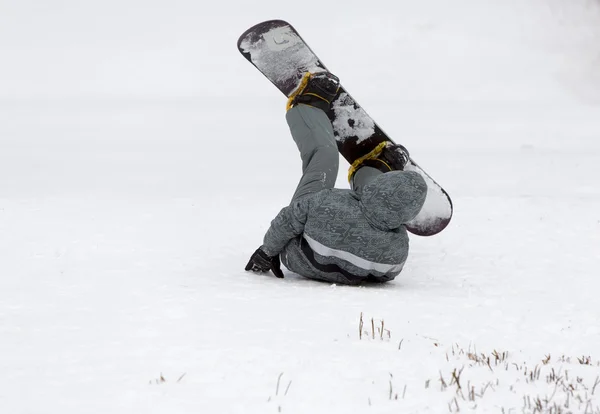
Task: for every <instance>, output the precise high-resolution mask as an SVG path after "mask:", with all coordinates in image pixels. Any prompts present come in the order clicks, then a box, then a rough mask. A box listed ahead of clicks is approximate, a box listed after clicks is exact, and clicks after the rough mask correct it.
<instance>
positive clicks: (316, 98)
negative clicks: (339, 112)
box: [287, 72, 340, 112]
mask: <svg viewBox="0 0 600 414" xmlns="http://www.w3.org/2000/svg"><path fill="white" fill-rule="evenodd" d="M339 89H340V80H339V79H338V77H337V76H335V75H334V74H332V73H329V72H317V73H309V72H307V73H305V74H304V76H303V77H302V81H301V82H300V86H298V88H297V89H296V90H295V91H294V92H292V94H291V95H290V97H289V98H288V103H287V110H290V109H291V108H293V107H294V106H296V105H298V104H305V105H310V106H314V107H315V108H319V109H322V110H323V111H325V112H327V111H328V110H329V107H330V105H331V102H333V100H334V98H335V96H336V95H337V93H338V91H339Z"/></svg>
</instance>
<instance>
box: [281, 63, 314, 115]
mask: <svg viewBox="0 0 600 414" xmlns="http://www.w3.org/2000/svg"><path fill="white" fill-rule="evenodd" d="M311 76H312V74H311V73H310V72H306V73H305V74H304V76H303V77H302V80H301V81H300V85H298V87H297V88H296V89H295V90H294V92H292V93H291V94H290V96H289V97H288V101H287V105H286V107H285V110H286V112H287V111H289V110H290V109H292V102H293V101H294V99H295V98H296V96H298V94H299V93H301V92H302V91H303V90H304V88H306V85H307V84H308V80H309V79H310V77H311Z"/></svg>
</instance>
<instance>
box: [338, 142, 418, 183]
mask: <svg viewBox="0 0 600 414" xmlns="http://www.w3.org/2000/svg"><path fill="white" fill-rule="evenodd" d="M409 159H410V154H409V153H408V150H407V149H406V148H405V147H404V146H402V145H398V144H393V143H391V142H389V141H385V142H382V143H381V144H379V145H378V146H376V147H375V149H373V151H371V152H369V153H368V154H367V155H363V156H362V157H360V158H359V159H357V160H356V161H354V162H353V163H352V165H351V166H350V169H349V170H348V182H350V183H352V178H353V177H354V174H356V172H357V171H358V170H359V169H360V168H361V167H364V166H367V167H373V168H376V169H378V170H379V171H381V172H383V173H386V172H389V171H403V170H404V166H405V165H406V163H407V162H408V160H409Z"/></svg>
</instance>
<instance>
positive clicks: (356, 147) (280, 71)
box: [237, 20, 453, 236]
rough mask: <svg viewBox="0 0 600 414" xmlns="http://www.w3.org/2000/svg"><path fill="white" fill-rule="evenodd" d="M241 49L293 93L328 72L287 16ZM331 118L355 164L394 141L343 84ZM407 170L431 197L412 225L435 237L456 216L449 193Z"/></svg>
mask: <svg viewBox="0 0 600 414" xmlns="http://www.w3.org/2000/svg"><path fill="white" fill-rule="evenodd" d="M237 46H238V50H239V51H240V53H241V54H242V55H243V56H244V57H245V58H246V59H247V60H248V61H249V62H250V63H252V65H254V66H255V67H256V68H257V69H258V70H259V71H260V72H261V73H262V74H263V75H264V76H265V77H266V78H267V79H268V80H269V81H271V83H272V84H273V85H275V87H276V88H277V89H279V90H280V91H281V92H282V93H283V94H284V95H285V96H286V97H289V96H290V95H291V94H292V93H293V92H294V90H296V88H297V87H298V85H299V84H300V82H301V81H302V78H303V76H304V74H305V73H306V72H311V73H314V72H322V71H328V69H327V68H326V67H325V65H324V64H323V63H322V62H321V61H320V60H319V58H318V57H317V55H316V54H315V53H314V52H313V51H312V49H311V48H310V47H309V46H308V44H306V42H304V40H303V39H302V37H301V36H300V35H299V34H298V32H297V31H296V29H294V27H293V26H292V25H291V24H289V23H287V22H285V21H283V20H269V21H265V22H262V23H259V24H257V25H255V26H253V27H251V28H249V29H248V30H246V31H245V32H244V33H243V34H242V35H241V36H240V38H239V40H238V44H237ZM327 116H328V117H329V119H330V120H331V123H332V125H333V131H334V135H335V139H336V142H337V146H338V150H339V152H340V154H342V156H343V157H344V158H345V159H346V161H348V162H349V163H350V165H352V163H353V162H354V161H355V160H357V159H358V158H360V157H362V156H364V155H366V154H368V153H370V152H371V151H372V150H373V149H374V148H375V147H377V145H379V144H381V143H382V142H385V141H390V142H394V141H392V139H391V138H390V137H389V136H388V135H387V134H386V133H385V132H384V131H383V130H382V129H381V128H380V127H379V125H377V123H375V121H374V120H373V119H372V118H371V117H370V116H369V115H368V114H367V113H366V112H365V111H364V109H363V108H362V107H361V106H360V105H359V104H358V103H357V102H356V101H355V100H354V98H352V96H351V95H350V94H349V93H348V92H347V91H346V90H345V89H344V88H343V86H342V87H340V90H339V91H338V94H337V95H336V97H335V99H334V100H333V102H332V104H331V108H330V109H329V111H328V112H327ZM404 170H405V171H416V172H417V173H419V174H420V175H421V176H422V177H423V178H424V179H425V182H426V183H427V197H426V199H425V204H424V205H423V208H422V209H421V211H420V213H419V214H418V215H417V217H415V218H414V219H413V220H411V221H410V222H409V223H407V224H406V228H407V230H408V231H410V232H411V233H413V234H417V235H420V236H431V235H434V234H437V233H439V232H440V231H442V230H443V229H444V228H446V226H447V225H448V223H450V220H451V218H452V213H453V207H452V200H451V199H450V197H449V195H448V193H447V192H446V191H445V190H444V189H443V188H442V187H441V186H440V185H439V184H438V183H437V182H435V180H433V178H431V176H429V174H427V173H426V172H425V171H424V170H423V169H422V168H421V167H420V166H419V165H418V164H417V163H416V162H415V161H414V160H413V159H412V158H411V159H410V160H409V161H408V163H407V164H406V166H405V167H404Z"/></svg>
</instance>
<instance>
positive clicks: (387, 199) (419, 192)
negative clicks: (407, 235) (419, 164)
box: [360, 171, 427, 230]
mask: <svg viewBox="0 0 600 414" xmlns="http://www.w3.org/2000/svg"><path fill="white" fill-rule="evenodd" d="M426 196H427V184H425V180H424V179H423V177H421V176H420V175H419V173H416V172H414V171H390V172H388V173H385V174H381V175H379V176H377V178H375V179H374V180H373V181H371V182H370V183H369V184H367V185H366V186H364V187H363V189H362V192H361V194H360V205H361V209H362V212H363V214H364V215H365V217H366V218H367V220H368V221H369V223H370V224H371V225H372V226H374V227H376V228H378V229H380V230H394V229H397V228H399V227H400V226H401V225H403V224H405V223H406V222H409V221H410V220H412V219H413V218H415V217H416V216H417V214H419V211H421V208H422V207H423V203H425V197H426Z"/></svg>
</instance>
